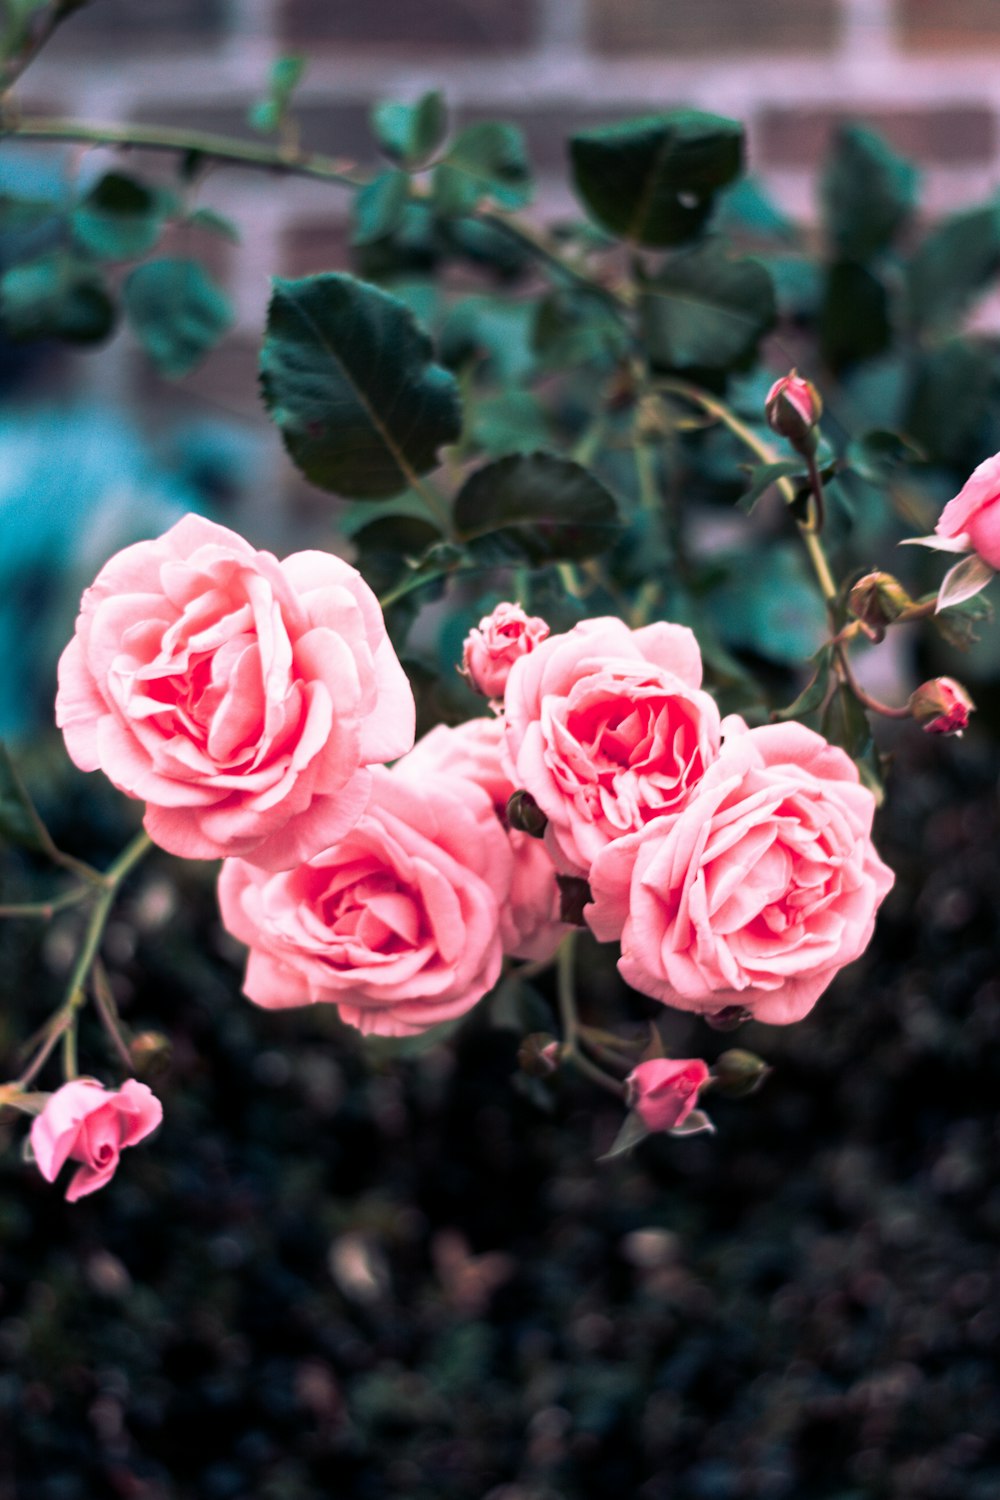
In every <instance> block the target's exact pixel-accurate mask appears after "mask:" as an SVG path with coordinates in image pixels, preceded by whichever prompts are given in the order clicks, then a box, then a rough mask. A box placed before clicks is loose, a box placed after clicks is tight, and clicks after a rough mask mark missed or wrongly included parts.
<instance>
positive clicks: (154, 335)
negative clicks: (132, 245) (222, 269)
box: [123, 259, 233, 378]
mask: <svg viewBox="0 0 1000 1500" xmlns="http://www.w3.org/2000/svg"><path fill="white" fill-rule="evenodd" d="M123 297H124V303H125V312H126V315H127V317H128V320H129V323H130V325H131V327H132V331H133V333H134V334H135V336H136V338H137V339H138V340H139V342H140V344H142V346H143V348H144V349H145V351H146V353H147V354H148V355H149V357H150V359H151V360H152V361H153V363H154V365H156V368H157V369H158V370H159V371H160V372H161V373H162V374H164V375H168V376H170V377H172V378H173V377H177V376H181V375H186V374H187V373H188V371H189V370H193V369H194V367H195V365H197V364H198V363H199V361H200V360H201V359H202V358H203V357H204V355H205V354H207V353H208V351H209V349H211V348H212V346H213V345H214V344H217V343H218V341H219V340H220V339H221V338H222V336H223V334H224V333H226V331H227V330H228V329H229V328H231V327H232V324H233V310H232V308H231V307H230V305H229V300H228V298H227V297H226V295H225V293H224V292H223V291H222V290H221V288H220V287H218V286H216V284H215V282H214V281H212V280H211V278H210V277H209V275H208V272H207V271H206V270H205V269H204V267H202V266H201V265H199V264H198V262H197V261H194V260H173V259H170V260H151V261H147V263H146V264H145V265H143V266H138V267H137V268H136V270H134V271H133V272H132V273H131V275H130V276H129V277H128V279H127V280H126V282H125V286H124V291H123Z"/></svg>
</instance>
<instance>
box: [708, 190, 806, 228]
mask: <svg viewBox="0 0 1000 1500" xmlns="http://www.w3.org/2000/svg"><path fill="white" fill-rule="evenodd" d="M712 224H713V226H714V227H715V228H716V229H717V230H721V231H722V232H723V233H724V234H735V235H752V236H753V237H754V238H755V239H765V240H794V239H795V237H796V232H795V225H794V223H793V222H792V220H791V219H790V218H788V216H787V214H784V213H782V211H781V209H780V208H779V207H778V205H777V204H776V203H775V202H774V200H773V199H772V198H771V197H770V196H769V195H768V194H767V192H766V191H765V190H764V188H763V187H762V186H761V184H760V183H759V182H758V181H757V180H756V178H754V177H740V178H739V179H738V180H737V181H736V182H734V183H733V184H732V186H731V187H728V188H725V189H724V190H723V191H722V192H721V193H720V194H719V196H718V198H717V199H716V203H715V216H714V218H713V220H712Z"/></svg>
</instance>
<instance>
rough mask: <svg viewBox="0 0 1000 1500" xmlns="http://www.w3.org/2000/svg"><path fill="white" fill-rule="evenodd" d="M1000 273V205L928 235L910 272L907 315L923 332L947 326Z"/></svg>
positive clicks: (940, 226) (971, 212)
mask: <svg viewBox="0 0 1000 1500" xmlns="http://www.w3.org/2000/svg"><path fill="white" fill-rule="evenodd" d="M998 270H1000V205H998V204H996V203H989V204H987V205H986V207H985V208H974V209H970V210H968V211H967V212H965V213H960V214H955V215H953V216H952V217H951V218H948V219H945V220H944V221H943V222H942V223H940V224H938V225H937V226H936V227H935V228H934V229H932V230H931V231H930V233H929V234H928V235H927V237H926V239H925V240H924V242H923V244H922V245H921V246H920V247H919V249H918V250H917V251H916V253H915V254H914V256H913V257H912V259H911V260H910V263H909V265H908V266H907V268H906V299H907V306H908V309H909V315H910V319H911V321H912V323H913V324H914V326H915V327H917V328H920V329H927V328H940V327H942V326H945V327H947V326H948V325H949V324H952V323H954V322H955V321H956V320H957V319H958V318H959V316H960V315H961V314H962V313H963V312H964V311H965V309H966V308H967V307H968V305H969V303H970V302H971V301H972V299H973V298H974V297H976V296H977V295H978V294H979V293H980V292H982V291H984V290H985V288H986V286H987V284H988V283H989V282H990V281H991V280H992V279H993V277H994V276H995V275H996V273H997V271H998Z"/></svg>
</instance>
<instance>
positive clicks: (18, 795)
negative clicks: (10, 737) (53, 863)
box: [0, 745, 52, 854]
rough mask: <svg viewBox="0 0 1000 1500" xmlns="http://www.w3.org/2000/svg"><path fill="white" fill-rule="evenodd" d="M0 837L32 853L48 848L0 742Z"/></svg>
mask: <svg viewBox="0 0 1000 1500" xmlns="http://www.w3.org/2000/svg"><path fill="white" fill-rule="evenodd" d="M0 839H4V840H5V841H6V842H7V843H9V844H19V845H20V847H21V848H22V849H30V850H32V851H33V852H34V853H35V854H44V853H46V852H47V851H49V850H50V849H51V848H52V841H51V839H50V838H49V836H48V834H47V832H46V830H45V826H44V824H43V823H42V821H41V819H40V818H39V816H38V814H37V812H36V811H35V808H34V804H33V803H32V801H31V798H30V797H29V796H28V793H27V792H26V791H25V788H24V784H23V783H22V781H21V778H20V776H19V775H18V773H17V771H16V769H15V767H14V762H13V761H12V760H11V758H10V754H9V752H8V750H7V747H6V746H5V745H0Z"/></svg>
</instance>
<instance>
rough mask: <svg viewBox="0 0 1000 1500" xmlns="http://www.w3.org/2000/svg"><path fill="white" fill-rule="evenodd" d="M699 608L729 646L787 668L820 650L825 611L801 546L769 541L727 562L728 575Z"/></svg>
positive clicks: (823, 631)
mask: <svg viewBox="0 0 1000 1500" xmlns="http://www.w3.org/2000/svg"><path fill="white" fill-rule="evenodd" d="M703 608H704V610H705V612H706V614H709V615H710V617H711V619H712V622H713V624H714V625H715V628H716V629H717V630H718V632H719V634H720V636H721V637H722V639H723V641H724V642H725V644H726V645H727V646H729V647H730V648H731V649H733V650H736V651H752V652H754V654H755V655H757V656H763V657H766V658H768V660H770V661H775V662H781V663H783V664H785V665H787V666H792V667H797V666H799V665H801V662H802V658H803V656H807V655H809V654H810V653H811V652H813V651H817V650H819V648H820V646H821V645H822V644H823V641H824V639H825V637H826V634H827V622H826V610H825V609H824V607H823V601H822V600H821V598H820V596H819V593H818V592H817V589H816V585H815V583H814V582H813V580H812V577H811V576H810V575H809V573H808V572H807V569H806V565H805V563H804V561H803V558H802V554H801V550H800V548H798V547H796V546H792V545H791V544H788V545H785V544H784V543H781V544H776V543H772V544H771V545H770V546H769V547H768V548H767V549H766V550H759V551H753V552H747V551H744V552H742V553H740V554H739V556H738V557H736V558H732V559H730V567H729V571H728V576H727V577H726V579H725V581H724V582H723V583H722V584H720V585H718V586H716V587H715V588H714V589H713V590H712V592H711V594H710V595H708V597H707V599H706V602H705V604H704V605H703Z"/></svg>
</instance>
